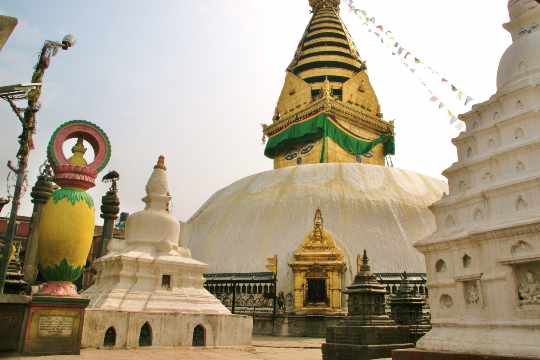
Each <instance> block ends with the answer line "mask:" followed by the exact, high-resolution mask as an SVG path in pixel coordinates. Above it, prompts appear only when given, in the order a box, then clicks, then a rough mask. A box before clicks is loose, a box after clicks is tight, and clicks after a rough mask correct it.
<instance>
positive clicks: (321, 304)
mask: <svg viewBox="0 0 540 360" xmlns="http://www.w3.org/2000/svg"><path fill="white" fill-rule="evenodd" d="M293 257H294V261H293V262H291V263H290V264H289V266H290V267H291V269H292V271H293V274H294V312H295V313H297V314H309V313H317V314H321V313H326V314H341V313H344V311H343V307H342V299H341V298H342V296H341V290H342V287H343V275H344V273H345V270H346V269H347V266H346V264H345V261H344V257H343V251H342V250H341V249H340V248H339V247H338V246H337V245H336V242H335V241H334V239H333V238H332V235H330V233H328V232H327V231H326V230H325V229H324V220H323V217H322V212H321V210H320V209H317V211H316V212H315V216H314V218H313V230H312V231H311V232H310V233H309V234H308V235H307V236H306V237H305V239H304V241H303V243H302V245H300V247H299V248H298V249H297V250H296V251H295V252H294V255H293Z"/></svg>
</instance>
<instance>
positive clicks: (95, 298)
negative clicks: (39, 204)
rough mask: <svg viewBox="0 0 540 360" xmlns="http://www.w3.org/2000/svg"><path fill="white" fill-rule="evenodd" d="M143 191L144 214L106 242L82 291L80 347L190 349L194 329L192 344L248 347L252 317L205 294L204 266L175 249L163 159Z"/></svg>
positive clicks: (185, 251) (176, 229) (184, 250)
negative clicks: (84, 299) (90, 282)
mask: <svg viewBox="0 0 540 360" xmlns="http://www.w3.org/2000/svg"><path fill="white" fill-rule="evenodd" d="M146 193H147V195H146V197H145V198H144V199H143V201H144V202H145V204H146V207H145V209H144V210H142V211H139V212H137V213H135V214H133V215H131V216H130V217H129V218H128V220H127V223H126V239H125V240H119V239H115V240H113V241H112V242H111V244H110V246H109V253H108V254H107V255H105V256H104V257H102V258H100V259H99V260H98V261H97V262H96V267H97V271H98V273H97V278H96V283H95V284H94V285H93V286H92V287H90V288H89V289H88V290H86V291H85V292H84V293H83V296H85V297H87V298H89V299H90V305H89V307H88V308H87V310H86V314H85V316H86V319H85V321H84V331H83V340H82V344H83V346H86V347H102V346H104V345H108V346H115V347H136V346H139V345H157V346H181V345H192V344H193V336H194V331H195V333H198V334H196V337H197V342H198V344H201V343H204V344H206V345H209V346H218V345H219V346H223V345H246V344H249V343H250V342H251V331H252V319H251V318H249V317H247V316H239V315H231V313H230V312H229V310H228V309H227V308H225V307H224V306H223V305H222V304H221V303H220V302H219V300H217V299H216V298H215V297H214V296H213V295H212V294H210V293H209V292H208V291H207V290H206V289H204V287H203V273H204V272H206V271H207V269H208V266H207V265H206V264H204V263H202V262H199V261H197V260H194V259H192V258H191V252H190V251H189V249H187V248H183V247H181V246H179V235H180V224H179V222H178V221H177V220H176V219H175V218H174V217H173V216H172V215H170V213H169V204H170V201H171V195H170V193H169V185H168V180H167V173H166V168H165V161H164V158H163V157H162V156H161V157H160V158H159V160H158V163H157V164H156V166H155V167H154V171H153V172H152V175H151V176H150V179H149V180H148V184H147V185H146ZM195 329H197V330H195ZM113 338H114V341H113V340H112V339H113Z"/></svg>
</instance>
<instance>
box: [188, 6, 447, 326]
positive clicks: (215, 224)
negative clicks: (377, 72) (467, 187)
mask: <svg viewBox="0 0 540 360" xmlns="http://www.w3.org/2000/svg"><path fill="white" fill-rule="evenodd" d="M302 1H305V0H302ZM309 4H310V5H311V8H312V11H313V16H312V17H311V19H310V20H309V23H308V26H307V29H306V31H305V33H304V35H303V36H302V39H301V41H300V45H299V46H298V48H297V50H296V52H295V55H294V58H293V61H292V62H291V64H290V65H289V67H288V68H287V71H286V76H285V84H284V86H283V90H282V92H281V94H280V96H279V99H278V101H277V107H276V111H275V114H274V119H273V122H272V124H270V125H267V126H265V127H264V133H265V135H266V137H267V138H268V142H267V144H266V149H265V155H266V156H268V157H270V158H272V159H274V169H272V170H269V171H265V172H262V173H259V174H254V175H251V176H248V177H245V178H243V179H240V180H238V181H236V182H234V183H233V184H230V185H229V186H226V187H225V188H223V189H221V190H219V191H218V192H216V193H215V194H214V195H212V196H211V197H210V198H209V199H208V201H207V202H206V203H205V204H204V205H202V206H201V208H200V209H199V210H198V211H197V212H196V213H195V214H194V215H193V216H192V217H191V218H190V219H189V220H188V221H187V222H185V223H183V224H182V226H181V229H182V230H181V236H180V238H181V240H180V241H181V242H182V243H183V244H186V246H188V247H189V248H191V250H192V251H193V254H194V256H195V257H197V258H200V259H202V260H203V261H204V262H206V263H207V264H209V269H208V272H209V273H213V274H212V276H213V279H216V278H219V279H222V280H226V279H228V278H230V274H244V275H242V276H248V277H249V276H252V275H253V274H257V273H260V272H262V271H264V270H265V269H270V270H271V271H272V272H274V273H275V277H276V279H277V284H276V290H277V293H278V294H279V293H283V298H284V299H285V300H286V301H285V300H284V302H285V303H286V304H285V305H286V306H285V310H284V311H286V313H287V314H294V316H295V318H294V319H293V318H289V320H288V321H289V322H287V324H288V325H283V327H282V326H281V325H280V324H277V323H275V324H274V325H275V326H274V325H272V329H270V331H272V332H273V333H279V334H289V335H294V336H304V335H306V334H311V335H312V336H322V335H323V334H324V331H323V330H321V332H317V333H312V332H309V331H311V330H310V329H308V328H310V326H311V325H309V324H308V323H307V322H305V323H304V322H303V321H304V320H303V319H304V317H305V316H311V315H324V316H328V317H332V316H341V315H343V314H345V313H346V303H345V297H344V295H343V292H342V290H344V287H345V286H346V285H347V284H350V283H351V282H352V281H353V279H354V276H355V274H356V271H355V269H356V265H355V259H356V258H357V256H358V255H359V254H362V252H363V251H364V249H366V250H367V252H368V253H369V254H370V257H371V259H372V265H373V270H374V272H381V273H401V272H403V271H407V272H409V273H413V272H415V273H418V272H424V271H425V263H424V259H423V257H422V256H421V254H420V253H419V252H418V251H416V250H415V249H414V248H413V246H412V244H413V242H414V241H417V240H420V239H422V238H424V237H426V236H427V235H429V234H430V233H432V232H433V231H434V230H435V221H434V217H433V215H432V214H431V212H430V211H429V209H428V206H429V205H431V204H433V203H434V202H435V201H437V200H439V199H440V198H441V196H442V195H443V192H445V191H446V190H447V186H446V184H444V183H443V182H442V181H439V180H436V179H432V178H429V177H427V176H424V175H421V174H417V173H414V172H411V171H406V170H400V169H396V168H393V167H387V166H378V165H384V164H385V155H389V154H393V153H394V137H393V133H394V131H393V130H394V127H393V124H392V123H391V122H388V121H385V120H383V117H382V114H381V109H380V106H379V102H378V99H377V96H376V95H375V91H374V90H373V88H372V86H371V84H370V81H369V78H368V75H367V72H366V66H365V63H364V62H363V61H362V60H361V59H360V56H359V54H358V51H357V50H356V47H355V45H354V44H353V42H352V40H351V37H350V35H349V33H348V31H347V28H346V27H345V25H344V24H343V22H342V20H341V18H340V16H339V5H340V1H338V0H310V1H309ZM306 5H307V4H306ZM284 10H285V9H284ZM269 101H273V100H269ZM299 165H301V166H299ZM314 214H315V216H314ZM323 217H324V226H323ZM269 258H270V259H271V263H270V264H268V263H267V260H268V259H269ZM267 265H271V266H268V267H267ZM235 294H236V295H235V296H238V297H236V299H242V298H246V299H249V298H250V297H251V295H253V296H255V295H256V294H249V293H235ZM229 295H230V296H232V294H230V293H229V294H228V295H227V296H229ZM259 295H260V296H262V295H261V294H259ZM259 295H257V296H259ZM261 301H264V299H261ZM246 308H248V306H246ZM320 319H321V320H320V321H322V322H323V323H324V322H325V321H326V320H324V319H325V318H320ZM317 321H319V320H317ZM264 326H266V325H264V322H257V320H255V325H254V328H255V332H256V333H257V332H259V331H260V329H262V328H263V327H264ZM325 326H326V325H324V324H323V325H321V326H320V327H317V326H313V329H314V328H317V329H324V328H325ZM257 329H259V330H257ZM262 332H264V331H262ZM262 332H259V333H262Z"/></svg>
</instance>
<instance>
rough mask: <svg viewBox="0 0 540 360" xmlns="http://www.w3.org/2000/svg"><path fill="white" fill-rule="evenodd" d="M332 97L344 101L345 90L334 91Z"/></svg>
mask: <svg viewBox="0 0 540 360" xmlns="http://www.w3.org/2000/svg"><path fill="white" fill-rule="evenodd" d="M332 95H333V96H334V97H335V98H337V99H338V100H340V101H342V98H343V90H341V89H332Z"/></svg>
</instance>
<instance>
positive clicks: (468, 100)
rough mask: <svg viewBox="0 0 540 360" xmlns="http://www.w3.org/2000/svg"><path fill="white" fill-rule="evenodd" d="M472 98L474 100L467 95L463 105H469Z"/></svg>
mask: <svg viewBox="0 0 540 360" xmlns="http://www.w3.org/2000/svg"><path fill="white" fill-rule="evenodd" d="M473 100H474V99H473V98H472V97H470V96H467V100H465V106H467V105H469V103H470V102H471V101H473Z"/></svg>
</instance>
